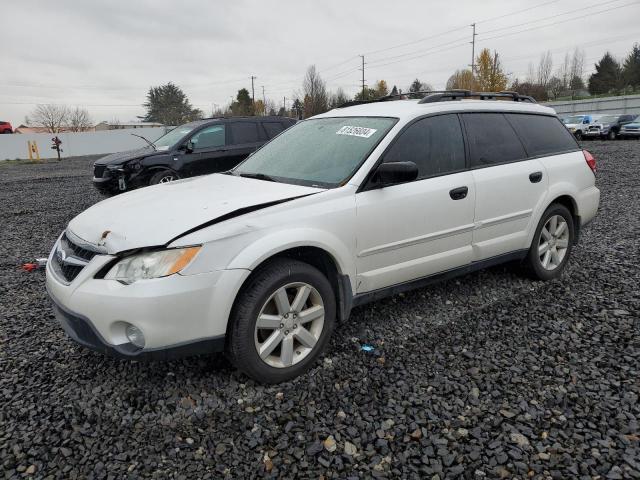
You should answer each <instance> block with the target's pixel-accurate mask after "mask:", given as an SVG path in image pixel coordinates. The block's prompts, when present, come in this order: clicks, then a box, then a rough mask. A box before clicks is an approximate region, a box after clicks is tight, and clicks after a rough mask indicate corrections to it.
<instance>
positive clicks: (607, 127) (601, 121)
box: [582, 115, 638, 140]
mask: <svg viewBox="0 0 640 480" xmlns="http://www.w3.org/2000/svg"><path fill="white" fill-rule="evenodd" d="M637 118H638V115H604V116H602V117H598V118H597V119H596V120H595V122H594V123H593V124H592V125H590V126H589V128H588V129H586V130H585V131H584V132H583V133H582V135H583V136H584V137H586V138H593V137H595V138H606V139H607V140H615V139H616V137H617V136H618V135H620V128H621V127H622V126H623V125H626V124H628V123H631V122H633V121H635V120H636V119H637Z"/></svg>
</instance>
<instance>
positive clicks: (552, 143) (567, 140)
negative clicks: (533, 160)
mask: <svg viewBox="0 0 640 480" xmlns="http://www.w3.org/2000/svg"><path fill="white" fill-rule="evenodd" d="M507 119H508V120H509V122H510V123H511V125H513V128H514V129H515V130H516V132H518V135H519V136H520V138H521V139H522V142H523V143H524V147H525V148H526V149H527V153H528V154H529V156H531V157H535V156H538V155H549V154H554V153H562V152H568V151H571V150H577V149H578V148H579V147H578V144H577V143H576V140H575V138H574V137H573V135H571V133H569V130H567V129H566V127H565V126H564V125H562V123H560V121H559V120H558V119H557V118H556V117H549V116H546V115H525V114H522V113H508V114H507Z"/></svg>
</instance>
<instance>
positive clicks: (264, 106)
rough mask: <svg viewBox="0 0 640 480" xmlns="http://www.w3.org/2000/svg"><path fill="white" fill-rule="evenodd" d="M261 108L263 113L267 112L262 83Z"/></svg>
mask: <svg viewBox="0 0 640 480" xmlns="http://www.w3.org/2000/svg"><path fill="white" fill-rule="evenodd" d="M262 108H264V111H263V112H262V114H263V115H266V114H267V97H265V95H264V85H262Z"/></svg>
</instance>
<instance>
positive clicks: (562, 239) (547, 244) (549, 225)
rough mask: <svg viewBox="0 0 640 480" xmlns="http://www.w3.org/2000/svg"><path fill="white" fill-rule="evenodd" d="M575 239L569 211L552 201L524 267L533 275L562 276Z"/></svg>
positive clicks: (539, 224) (545, 278)
mask: <svg viewBox="0 0 640 480" xmlns="http://www.w3.org/2000/svg"><path fill="white" fill-rule="evenodd" d="M574 239H575V227H574V223H573V216H572V215H571V212H570V211H569V210H568V209H567V207H565V206H564V205H560V204H552V205H551V206H549V208H547V210H546V211H545V212H544V214H543V215H542V218H541V219H540V223H538V228H536V232H535V235H534V236H533V241H532V242H531V247H530V248H529V253H528V254H527V258H526V259H525V266H526V267H527V270H528V272H529V273H530V275H531V276H532V277H533V278H536V279H538V280H552V279H554V278H558V277H559V276H560V275H562V271H563V270H564V268H565V266H566V265H567V261H568V260H569V256H570V255H571V249H572V246H573V242H574Z"/></svg>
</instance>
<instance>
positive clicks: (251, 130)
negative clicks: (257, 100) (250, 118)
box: [231, 122, 259, 145]
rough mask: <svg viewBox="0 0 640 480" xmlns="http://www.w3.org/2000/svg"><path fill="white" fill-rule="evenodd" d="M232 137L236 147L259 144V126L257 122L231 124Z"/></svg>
mask: <svg viewBox="0 0 640 480" xmlns="http://www.w3.org/2000/svg"><path fill="white" fill-rule="evenodd" d="M231 137H232V138H233V143H235V144H236V145H239V144H243V143H255V142H258V141H259V139H258V124H257V123H255V122H234V123H232V124H231Z"/></svg>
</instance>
